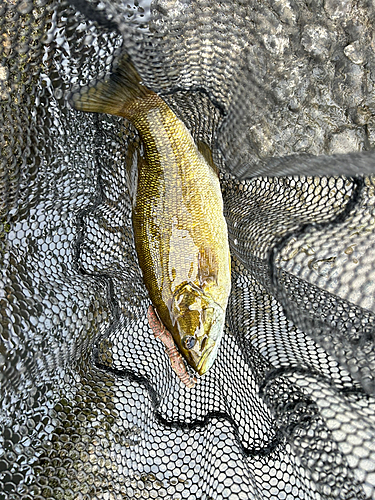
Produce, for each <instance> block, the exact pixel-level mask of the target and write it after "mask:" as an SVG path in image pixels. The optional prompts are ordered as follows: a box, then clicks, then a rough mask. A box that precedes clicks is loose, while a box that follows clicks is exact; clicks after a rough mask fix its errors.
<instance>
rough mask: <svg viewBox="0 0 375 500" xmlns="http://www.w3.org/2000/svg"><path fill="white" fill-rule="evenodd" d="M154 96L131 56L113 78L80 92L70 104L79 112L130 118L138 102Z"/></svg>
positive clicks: (120, 64)
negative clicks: (142, 79)
mask: <svg viewBox="0 0 375 500" xmlns="http://www.w3.org/2000/svg"><path fill="white" fill-rule="evenodd" d="M150 95H154V92H152V90H149V89H148V88H147V87H145V86H144V85H142V83H141V78H140V76H139V74H138V73H137V70H136V69H135V67H134V65H133V63H132V62H131V60H130V57H129V56H128V55H125V56H123V57H122V59H121V60H120V63H119V66H118V68H117V69H116V71H115V72H114V73H112V75H111V76H110V77H109V79H107V80H104V81H103V82H98V83H96V84H95V85H94V86H92V87H85V88H82V89H80V90H79V91H78V92H75V93H74V94H73V95H72V96H71V99H70V101H71V103H72V105H73V106H74V107H75V108H76V109H77V110H79V111H88V112H90V113H108V114H111V115H118V116H124V117H126V118H128V110H129V109H130V108H132V107H133V108H134V102H135V101H136V100H138V99H144V98H146V97H147V96H150ZM132 104H133V106H132Z"/></svg>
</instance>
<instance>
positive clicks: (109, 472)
mask: <svg viewBox="0 0 375 500" xmlns="http://www.w3.org/2000/svg"><path fill="white" fill-rule="evenodd" d="M373 20H374V11H373V4H372V3H371V2H368V3H367V2H364V1H361V0H359V1H354V0H353V1H352V0H325V1H324V2H323V1H321V0H306V1H303V2H299V1H294V0H264V1H255V0H235V1H231V0H219V1H211V0H159V1H156V2H152V3H151V4H150V3H149V2H146V1H141V0H139V1H135V2H134V3H131V2H126V1H122V0H101V1H98V0H92V1H88V0H71V1H70V2H68V1H67V0H61V1H56V0H0V99H1V105H0V109H1V119H0V137H1V147H2V152H1V170H0V189H1V199H0V201H1V214H0V217H1V221H0V242H1V243H0V258H1V287H0V293H1V298H0V304H1V309H0V366H1V384H2V385H1V413H0V428H1V433H0V499H1V500H5V499H7V500H8V499H9V500H15V499H25V500H31V499H47V498H52V499H64V500H65V499H66V500H68V499H70V500H76V499H77V500H88V499H100V500H102V499H103V500H112V499H121V500H125V499H136V498H154V499H169V500H179V499H192V500H193V499H199V500H213V499H215V500H216V499H224V498H226V499H231V500H237V499H239V500H247V499H260V500H261V499H273V500H276V499H353V500H360V499H370V498H375V443H374V436H375V401H374V396H375V380H374V374H375V350H374V328H375V314H374V313H375V268H374V260H375V253H374V242H375V177H374V178H373V177H371V174H375V155H374V153H372V152H371V150H372V149H373V148H374V146H375V104H374V100H373V96H374V89H375V54H374V49H375V42H374V40H375V39H374V29H373ZM123 52H127V53H128V54H130V56H131V58H132V60H133V62H134V64H135V66H136V67H137V70H138V71H139V73H140V75H141V77H142V79H143V82H144V83H145V84H146V85H147V86H148V87H149V88H151V89H153V90H154V91H156V92H157V93H159V95H161V96H162V97H163V98H164V100H165V101H166V102H167V103H168V105H169V106H170V107H171V108H172V109H173V110H174V112H175V113H176V114H177V115H178V116H179V117H180V118H181V119H182V120H183V121H184V122H185V124H186V125H187V127H188V128H189V129H190V131H191V133H192V135H193V137H194V138H195V139H196V140H201V141H205V142H206V143H207V144H209V145H210V147H211V149H212V152H213V158H214V160H215V162H216V164H217V165H218V166H219V169H220V171H221V186H222V192H223V198H224V210H225V216H226V219H227V223H228V230H229V239H230V246H231V254H232V291H231V295H230V299H229V305H228V309H227V316H226V325H225V332H224V339H223V342H222V344H221V345H220V350H219V353H218V357H217V359H216V362H215V364H214V366H213V367H212V369H211V370H210V371H209V372H208V373H207V374H205V375H204V376H202V377H200V379H199V382H198V384H197V385H196V386H195V387H194V388H193V389H188V388H187V387H185V386H183V385H182V384H181V382H180V381H179V380H178V378H177V377H176V375H175V373H174V372H173V371H172V369H171V366H170V363H169V359H168V357H167V355H166V354H165V352H164V348H163V345H162V344H161V343H160V342H159V341H158V340H156V339H155V338H154V335H153V333H152V331H151V329H150V328H149V325H148V322H147V319H146V312H147V308H148V306H149V304H150V300H149V298H148V295H147V292H146V289H145V286H144V284H143V281H142V276H141V272H140V269H139V266H138V262H137V257H136V253H135V246H134V242H133V233H132V223H131V209H132V207H131V202H130V196H129V190H131V189H132V186H133V185H134V181H133V182H132V179H128V172H130V171H131V169H130V168H128V167H129V166H131V165H133V164H134V162H137V161H138V160H139V159H140V158H141V157H142V155H143V145H142V143H141V142H140V139H139V137H138V135H137V133H136V131H135V129H134V128H133V127H132V126H131V125H130V124H129V123H128V122H126V121H125V120H123V119H121V118H117V117H113V116H109V115H104V114H103V115H99V114H90V113H83V112H79V111H76V110H75V109H73V107H72V106H71V105H70V102H71V101H70V97H69V96H70V95H71V92H72V91H75V90H76V89H78V88H80V87H82V86H84V85H87V84H88V83H89V82H90V81H92V80H93V79H95V78H98V77H100V76H103V75H106V74H108V73H109V72H110V71H111V69H112V68H113V67H115V66H116V64H117V62H118V60H119V57H120V55H121V54H122V53H123Z"/></svg>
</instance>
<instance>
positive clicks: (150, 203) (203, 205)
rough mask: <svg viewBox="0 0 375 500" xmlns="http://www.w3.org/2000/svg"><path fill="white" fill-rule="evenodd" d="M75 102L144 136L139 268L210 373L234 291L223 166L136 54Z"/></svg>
mask: <svg viewBox="0 0 375 500" xmlns="http://www.w3.org/2000/svg"><path fill="white" fill-rule="evenodd" d="M74 105H75V107H76V108H77V109H81V110H83V111H94V112H106V113H110V114H115V115H119V116H123V117H125V118H127V119H129V120H130V121H131V122H132V123H133V125H134V126H135V127H136V129H137V130H138V132H139V134H140V136H141V139H142V141H143V143H144V146H145V160H146V161H145V162H141V163H140V165H139V170H138V180H137V188H136V192H135V199H134V201H133V227H134V236H135V245H136V250H137V254H138V258H139V264H140V267H141V269H142V273H143V278H144V283H145V285H146V288H147V290H148V292H149V295H150V298H151V301H152V303H153V305H154V307H155V308H156V310H157V313H158V315H159V317H160V319H161V321H162V322H163V324H164V325H165V327H166V328H167V329H168V330H169V331H170V332H171V333H172V335H173V338H174V340H175V342H176V344H177V345H178V348H179V350H180V352H181V354H183V356H184V357H185V359H186V360H187V361H188V363H189V364H190V365H191V366H192V367H193V368H194V369H195V370H196V371H197V372H198V373H199V374H203V373H205V372H206V371H207V370H208V369H209V368H210V366H211V365H212V363H213V362H214V360H215V357H216V353H217V349H218V346H219V343H220V340H221V337H222V333H223V326H224V320H225V310H226V306H227V301H228V296H229V292H230V254H229V246H228V235H227V226H226V222H225V219H224V216H223V200H222V196H221V190H220V184H219V179H218V175H217V172H216V169H215V167H214V166H213V165H212V164H211V162H210V161H209V159H208V161H207V159H206V158H205V157H204V156H203V155H202V154H201V153H200V152H199V151H198V148H197V146H196V145H195V143H194V141H193V139H192V137H191V135H190V133H189V131H188V130H187V129H186V127H185V125H184V124H183V123H182V121H181V120H179V119H178V118H177V117H176V115H175V114H174V113H173V112H172V111H171V109H170V108H169V107H168V106H167V104H166V103H165V102H164V101H163V100H162V99H161V98H160V97H159V96H158V95H157V94H155V93H153V92H152V91H150V90H149V89H147V88H146V87H144V86H143V85H141V84H140V81H139V76H138V75H137V73H136V71H135V69H134V67H133V66H132V64H131V62H130V60H129V58H128V57H124V58H123V59H122V61H121V63H120V66H119V69H118V70H117V72H116V73H114V75H112V76H111V79H110V80H108V81H107V82H103V83H99V84H98V85H96V86H95V87H92V88H91V89H89V90H86V91H84V92H83V93H81V94H76V95H75V96H74ZM202 151H203V152H204V150H202ZM205 156H206V157H207V155H205Z"/></svg>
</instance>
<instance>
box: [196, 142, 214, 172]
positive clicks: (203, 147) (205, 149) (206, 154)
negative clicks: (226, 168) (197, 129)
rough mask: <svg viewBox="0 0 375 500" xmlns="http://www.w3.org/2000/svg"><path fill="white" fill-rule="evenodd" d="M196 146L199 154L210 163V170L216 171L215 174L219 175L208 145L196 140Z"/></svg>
mask: <svg viewBox="0 0 375 500" xmlns="http://www.w3.org/2000/svg"><path fill="white" fill-rule="evenodd" d="M197 148H198V151H199V152H200V154H201V155H202V156H203V158H204V159H205V160H206V162H207V163H208V164H209V165H210V167H211V168H212V170H213V171H214V172H215V173H216V175H219V170H218V168H217V166H216V165H215V163H214V160H213V158H212V151H211V148H210V146H209V145H208V144H206V143H205V142H203V141H197Z"/></svg>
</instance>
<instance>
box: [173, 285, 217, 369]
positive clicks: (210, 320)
mask: <svg viewBox="0 0 375 500" xmlns="http://www.w3.org/2000/svg"><path fill="white" fill-rule="evenodd" d="M170 315H171V320H172V324H173V325H174V327H175V328H174V330H175V341H176V343H177V345H178V347H179V349H180V352H181V354H183V356H184V357H185V359H186V360H187V362H188V363H189V364H190V366H192V367H193V368H194V369H195V371H196V372H198V373H199V374H200V375H203V374H204V373H206V372H207V370H208V369H209V368H210V367H211V366H212V364H213V362H214V361H215V358H216V355H217V351H218V348H219V343H220V340H221V337H222V334H223V328H224V320H225V312H224V310H223V308H222V307H220V305H219V304H217V303H216V302H215V301H214V300H213V299H212V297H211V296H210V295H209V294H207V293H205V291H204V290H203V288H201V287H199V286H196V285H194V284H192V283H185V284H184V285H182V286H181V287H179V289H178V290H176V291H175V293H174V295H173V299H172V304H171V307H170ZM176 335H177V338H176Z"/></svg>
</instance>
